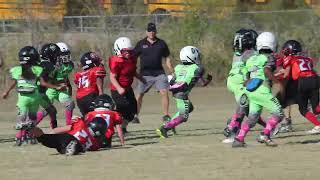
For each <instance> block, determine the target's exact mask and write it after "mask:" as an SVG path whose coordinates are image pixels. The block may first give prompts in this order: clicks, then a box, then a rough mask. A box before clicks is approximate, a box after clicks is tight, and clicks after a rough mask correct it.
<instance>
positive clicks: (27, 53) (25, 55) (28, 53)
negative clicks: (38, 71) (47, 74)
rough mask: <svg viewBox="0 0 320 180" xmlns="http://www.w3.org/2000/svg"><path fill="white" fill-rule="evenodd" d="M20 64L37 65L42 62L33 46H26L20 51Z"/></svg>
mask: <svg viewBox="0 0 320 180" xmlns="http://www.w3.org/2000/svg"><path fill="white" fill-rule="evenodd" d="M18 56H19V62H20V64H35V63H37V62H38V61H39V60H40V55H39V53H38V51H37V50H36V49H35V48H34V47H32V46H25V47H23V48H21V49H20V51H19V54H18Z"/></svg>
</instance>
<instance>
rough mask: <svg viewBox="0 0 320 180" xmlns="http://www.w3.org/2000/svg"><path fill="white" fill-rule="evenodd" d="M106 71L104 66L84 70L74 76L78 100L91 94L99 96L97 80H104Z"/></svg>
mask: <svg viewBox="0 0 320 180" xmlns="http://www.w3.org/2000/svg"><path fill="white" fill-rule="evenodd" d="M105 76H106V71H105V69H104V67H103V66H97V67H93V68H90V69H87V70H82V71H79V72H77V73H76V74H75V75H74V83H75V84H76V85H77V95H76V97H77V99H80V98H82V97H84V96H87V95H89V94H92V93H95V94H98V87H97V78H102V79H103V78H104V77H105Z"/></svg>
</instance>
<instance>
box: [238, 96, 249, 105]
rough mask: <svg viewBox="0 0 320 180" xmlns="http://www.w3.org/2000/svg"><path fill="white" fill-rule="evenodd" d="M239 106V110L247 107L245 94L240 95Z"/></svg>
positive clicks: (247, 99)
mask: <svg viewBox="0 0 320 180" xmlns="http://www.w3.org/2000/svg"><path fill="white" fill-rule="evenodd" d="M239 105H240V107H241V108H248V107H249V98H248V96H247V95H246V94H242V95H241V97H240V100H239Z"/></svg>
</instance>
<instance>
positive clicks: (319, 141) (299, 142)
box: [286, 139, 320, 144]
mask: <svg viewBox="0 0 320 180" xmlns="http://www.w3.org/2000/svg"><path fill="white" fill-rule="evenodd" d="M286 144H320V139H313V140H304V141H296V142H288V143H286Z"/></svg>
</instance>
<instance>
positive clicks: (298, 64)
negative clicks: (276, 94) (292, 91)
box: [283, 55, 317, 80]
mask: <svg viewBox="0 0 320 180" xmlns="http://www.w3.org/2000/svg"><path fill="white" fill-rule="evenodd" d="M287 67H291V72H290V76H291V78H292V79H293V80H297V79H298V78H300V77H312V76H316V75H317V74H316V72H315V71H314V70H313V60H312V59H311V58H308V57H305V56H294V55H292V56H287V57H286V58H284V60H283V68H287Z"/></svg>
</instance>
